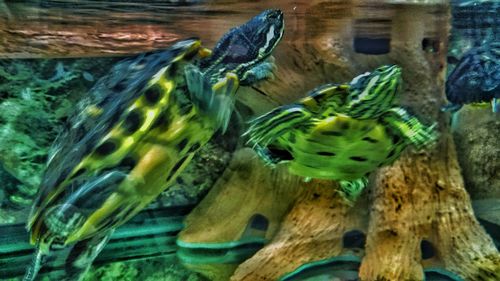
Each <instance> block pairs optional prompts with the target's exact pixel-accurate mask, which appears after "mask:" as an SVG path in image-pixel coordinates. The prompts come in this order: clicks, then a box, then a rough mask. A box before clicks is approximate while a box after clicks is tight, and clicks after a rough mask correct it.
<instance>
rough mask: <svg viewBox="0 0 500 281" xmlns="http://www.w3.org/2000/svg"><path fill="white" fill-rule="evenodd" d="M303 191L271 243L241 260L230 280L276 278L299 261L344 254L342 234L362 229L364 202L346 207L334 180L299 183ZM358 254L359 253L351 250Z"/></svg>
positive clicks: (295, 266) (298, 263) (364, 223)
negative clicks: (244, 260) (245, 259)
mask: <svg viewBox="0 0 500 281" xmlns="http://www.w3.org/2000/svg"><path fill="white" fill-rule="evenodd" d="M303 188H305V190H306V192H305V193H304V194H303V195H302V196H301V198H300V199H299V200H298V201H297V203H296V204H295V205H294V206H293V208H292V210H291V211H290V212H289V213H288V215H287V216H286V217H285V219H284V220H283V223H282V225H281V228H280V231H279V232H278V233H277V234H276V236H275V237H274V239H273V240H272V242H271V243H270V244H269V245H268V246H266V247H264V248H263V249H262V250H260V251H259V252H257V254H255V255H254V256H253V257H252V258H251V259H249V260H247V261H246V262H244V263H242V264H241V265H240V266H239V267H238V269H237V271H236V272H235V274H234V275H233V276H232V277H231V280H245V281H253V280H277V279H278V278H279V277H281V276H282V275H284V274H285V273H288V272H291V271H293V270H295V269H296V268H297V267H299V266H300V265H302V264H305V263H308V262H312V261H316V260H321V259H327V258H330V257H334V256H338V255H340V254H346V253H348V252H349V250H346V249H344V248H343V247H342V237H343V235H344V233H345V232H347V231H349V230H359V231H363V232H366V223H367V222H366V216H367V210H366V207H365V206H366V202H364V200H359V201H358V202H357V204H356V205H355V206H353V207H350V206H349V205H347V204H346V203H345V201H344V200H343V199H342V198H341V197H340V196H339V194H338V193H337V192H336V188H337V185H336V183H335V182H331V181H330V182H328V181H316V180H315V181H312V182H310V183H303ZM352 254H356V255H359V256H362V252H355V253H352Z"/></svg>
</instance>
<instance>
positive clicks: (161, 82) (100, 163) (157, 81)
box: [74, 66, 176, 171]
mask: <svg viewBox="0 0 500 281" xmlns="http://www.w3.org/2000/svg"><path fill="white" fill-rule="evenodd" d="M169 67H170V66H167V67H165V68H164V69H162V70H161V71H160V72H159V73H158V74H161V75H155V78H154V79H153V80H152V81H151V82H150V83H149V87H157V86H159V87H160V89H161V90H162V92H163V93H164V94H163V96H162V98H161V99H160V100H159V101H158V102H157V103H156V104H155V105H154V107H152V108H151V107H150V106H149V105H146V103H145V102H144V101H143V99H140V98H138V99H136V100H135V101H134V103H133V104H132V105H131V106H130V107H129V108H128V110H127V114H128V113H130V112H131V111H132V110H134V109H140V110H141V112H144V117H145V118H144V119H143V123H142V125H141V126H140V127H139V129H138V130H137V131H136V132H134V133H133V134H132V135H130V136H125V135H124V129H123V128H124V122H125V121H122V122H120V123H119V124H118V126H116V127H114V128H113V129H112V130H111V131H110V132H109V133H108V134H106V135H105V136H104V138H103V139H102V140H101V142H99V143H98V144H97V146H99V145H101V144H102V143H104V142H105V141H107V140H110V139H117V140H120V141H121V142H120V145H119V147H118V149H117V150H115V151H114V152H112V153H111V154H109V155H106V156H104V157H102V156H98V155H94V154H90V155H89V156H87V157H85V158H84V159H83V160H82V161H81V162H80V164H79V165H78V166H77V167H76V169H75V170H74V171H77V170H79V169H80V168H84V167H85V168H87V169H90V170H97V169H100V168H104V167H113V166H114V165H116V164H118V163H120V161H121V160H122V159H123V158H124V157H125V156H126V155H127V154H128V152H129V151H130V150H131V149H132V148H133V146H134V145H135V144H136V143H137V142H139V141H140V139H141V138H142V137H143V136H144V135H145V134H146V133H147V132H148V131H149V130H150V128H151V126H152V125H153V123H154V121H155V120H156V119H157V118H158V116H159V115H160V113H161V111H162V109H163V108H165V107H166V106H168V102H169V100H170V95H171V93H172V92H173V89H174V88H175V86H176V85H175V82H174V80H173V79H171V78H170V77H166V76H167V74H168V69H169ZM153 81H154V82H153ZM149 87H148V88H149Z"/></svg>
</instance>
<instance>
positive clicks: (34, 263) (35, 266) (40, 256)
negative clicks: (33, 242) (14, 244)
mask: <svg viewBox="0 0 500 281" xmlns="http://www.w3.org/2000/svg"><path fill="white" fill-rule="evenodd" d="M47 256H48V255H47V254H44V253H43V251H42V250H41V249H40V248H39V247H37V248H36V250H35V253H34V254H33V259H32V260H31V264H30V265H29V267H28V269H27V270H26V274H25V275H24V277H23V281H34V280H35V279H36V277H37V275H38V272H39V271H40V269H41V268H42V266H43V264H44V262H45V259H46V257H47Z"/></svg>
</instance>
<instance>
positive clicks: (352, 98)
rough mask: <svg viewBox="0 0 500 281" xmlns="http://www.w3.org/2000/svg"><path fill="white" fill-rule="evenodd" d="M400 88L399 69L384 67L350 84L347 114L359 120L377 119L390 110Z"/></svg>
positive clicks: (361, 76) (390, 66) (355, 79)
mask: <svg viewBox="0 0 500 281" xmlns="http://www.w3.org/2000/svg"><path fill="white" fill-rule="evenodd" d="M400 87H401V67H399V66H397V65H384V66H381V67H379V68H377V69H376V70H374V71H373V72H367V73H365V74H361V75H359V76H357V77H355V78H354V79H353V80H352V81H351V83H350V93H349V97H348V101H347V106H348V108H347V112H346V113H348V114H349V115H350V116H352V117H354V118H359V119H369V118H377V117H379V116H380V115H381V114H383V113H385V112H386V111H387V110H388V109H390V108H391V107H392V106H393V104H394V100H395V97H396V94H397V92H398V91H399V88H400Z"/></svg>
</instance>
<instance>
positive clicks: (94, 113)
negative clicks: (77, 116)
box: [85, 105, 102, 117]
mask: <svg viewBox="0 0 500 281" xmlns="http://www.w3.org/2000/svg"><path fill="white" fill-rule="evenodd" d="M85 111H86V113H87V114H88V115H89V116H91V117H99V116H100V115H101V114H102V108H100V107H97V106H95V105H89V106H87V108H86V109H85Z"/></svg>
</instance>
